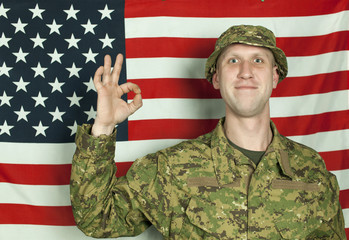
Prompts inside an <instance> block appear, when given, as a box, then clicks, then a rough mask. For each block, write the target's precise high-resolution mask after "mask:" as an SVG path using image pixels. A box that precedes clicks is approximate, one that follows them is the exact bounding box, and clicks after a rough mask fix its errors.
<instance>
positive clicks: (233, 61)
mask: <svg viewBox="0 0 349 240" xmlns="http://www.w3.org/2000/svg"><path fill="white" fill-rule="evenodd" d="M238 61H239V60H237V59H236V58H232V59H230V60H229V62H231V63H237V62H238Z"/></svg>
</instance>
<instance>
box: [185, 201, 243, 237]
mask: <svg viewBox="0 0 349 240" xmlns="http://www.w3.org/2000/svg"><path fill="white" fill-rule="evenodd" d="M186 215H187V217H188V218H189V221H190V223H191V224H193V225H195V226H196V227H198V228H200V229H202V230H203V231H205V232H206V233H208V236H207V234H206V236H207V237H206V239H211V238H212V237H215V238H218V239H232V236H234V237H237V239H238V238H239V237H238V236H239V235H240V234H241V228H247V211H246V209H241V210H235V211H229V210H227V209H225V208H224V206H223V204H221V203H219V202H208V201H205V200H204V199H201V198H199V197H192V198H191V199H190V202H189V205H188V208H187V210H186ZM239 231H240V233H238V232H239ZM209 236H211V238H210V237H209Z"/></svg>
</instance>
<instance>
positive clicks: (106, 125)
mask: <svg viewBox="0 0 349 240" xmlns="http://www.w3.org/2000/svg"><path fill="white" fill-rule="evenodd" d="M122 62H123V56H122V54H118V55H117V57H116V61H115V65H114V68H113V71H111V58H110V56H109V55H106V56H105V57H104V66H100V67H99V68H98V69H97V71H96V73H95V76H94V79H93V82H94V85H95V88H96V90H97V94H98V97H97V116H96V119H95V122H94V124H93V127H92V132H91V133H92V135H93V136H99V135H101V134H107V135H109V134H111V133H112V132H113V129H114V128H115V125H116V124H119V123H121V122H123V121H124V120H125V119H126V118H128V117H129V116H130V115H131V114H133V113H134V112H135V111H137V110H138V109H139V108H140V107H141V106H142V96H141V89H140V88H139V87H138V85H136V84H134V83H131V82H127V83H124V84H122V85H119V84H118V82H119V77H120V71H121V67H122ZM131 91H132V92H134V93H135V97H134V98H133V101H132V102H130V103H127V102H125V101H124V100H123V99H121V96H122V95H124V94H126V93H129V92H131Z"/></svg>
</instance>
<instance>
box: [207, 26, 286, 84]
mask: <svg viewBox="0 0 349 240" xmlns="http://www.w3.org/2000/svg"><path fill="white" fill-rule="evenodd" d="M233 43H242V44H246V45H251V46H257V47H265V48H268V49H269V50H270V51H271V52H272V53H273V55H274V58H275V62H276V66H277V67H278V69H277V71H278V74H279V82H281V81H282V80H283V79H284V78H285V77H286V76H287V72H288V68H287V59H286V55H285V53H284V52H283V51H282V50H281V49H280V48H278V47H276V40H275V35H274V33H273V32H272V31H270V30H269V29H267V28H265V27H262V26H252V25H238V26H232V27H230V28H229V29H228V30H226V31H225V32H224V33H222V35H221V36H220V37H219V38H218V39H217V41H216V45H215V49H214V51H213V53H212V54H211V55H210V56H209V57H208V59H207V61H206V66H205V76H206V79H207V80H208V81H209V82H211V83H212V76H213V74H214V73H215V72H216V63H217V59H218V57H219V55H220V54H221V52H222V50H223V49H224V48H225V47H227V46H229V45H231V44H233Z"/></svg>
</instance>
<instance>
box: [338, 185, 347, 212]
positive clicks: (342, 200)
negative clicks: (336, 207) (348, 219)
mask: <svg viewBox="0 0 349 240" xmlns="http://www.w3.org/2000/svg"><path fill="white" fill-rule="evenodd" d="M348 199H349V189H346V190H341V191H339V203H340V204H341V207H342V209H343V208H349V201H348Z"/></svg>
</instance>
